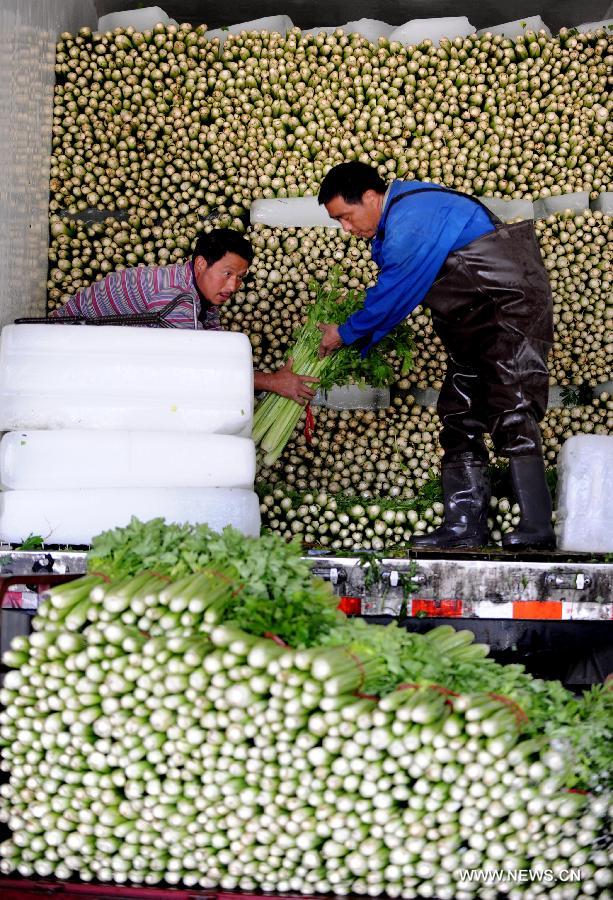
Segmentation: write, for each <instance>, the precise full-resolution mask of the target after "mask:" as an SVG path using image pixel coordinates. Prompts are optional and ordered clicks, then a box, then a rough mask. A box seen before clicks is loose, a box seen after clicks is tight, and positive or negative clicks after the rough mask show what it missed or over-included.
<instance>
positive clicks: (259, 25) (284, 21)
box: [206, 16, 294, 41]
mask: <svg viewBox="0 0 613 900" xmlns="http://www.w3.org/2000/svg"><path fill="white" fill-rule="evenodd" d="M293 27H294V23H293V22H292V20H291V19H290V17H289V16H264V17H263V18H261V19H250V20H249V21H248V22H237V23H236V24H235V25H228V27H227V28H213V29H212V30H211V31H207V33H206V36H207V37H208V38H211V39H213V38H219V40H220V41H225V39H226V38H227V36H228V35H229V34H240V33H241V31H267V32H269V33H271V34H272V33H273V32H278V33H279V34H282V35H283V37H285V35H286V34H287V32H288V31H290V30H291V29H292V28H293Z"/></svg>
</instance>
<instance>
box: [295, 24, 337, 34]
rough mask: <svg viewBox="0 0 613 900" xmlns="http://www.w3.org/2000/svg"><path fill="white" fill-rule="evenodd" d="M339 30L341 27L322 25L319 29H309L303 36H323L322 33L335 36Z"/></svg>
mask: <svg viewBox="0 0 613 900" xmlns="http://www.w3.org/2000/svg"><path fill="white" fill-rule="evenodd" d="M337 28H340V25H320V26H319V27H315V28H309V29H307V30H306V31H303V32H302V33H303V34H321V33H322V31H323V32H324V34H334V32H335V31H336V29H337Z"/></svg>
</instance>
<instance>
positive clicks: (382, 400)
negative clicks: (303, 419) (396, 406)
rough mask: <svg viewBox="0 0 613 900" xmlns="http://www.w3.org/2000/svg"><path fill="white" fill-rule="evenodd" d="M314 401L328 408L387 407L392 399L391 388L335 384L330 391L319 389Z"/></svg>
mask: <svg viewBox="0 0 613 900" xmlns="http://www.w3.org/2000/svg"><path fill="white" fill-rule="evenodd" d="M314 402H315V404H316V405H317V406H327V407H328V409H387V408H388V406H389V405H390V403H391V400H390V390H389V388H376V387H372V385H370V384H366V385H358V384H343V385H334V387H332V388H330V390H328V391H318V392H317V394H316V395H315V400H314Z"/></svg>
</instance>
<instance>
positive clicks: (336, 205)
mask: <svg viewBox="0 0 613 900" xmlns="http://www.w3.org/2000/svg"><path fill="white" fill-rule="evenodd" d="M324 205H325V207H326V209H327V210H328V215H329V216H331V217H332V218H333V219H336V220H337V221H338V222H340V223H341V227H342V229H343V231H348V232H349V233H350V234H355V235H356V236H357V237H362V238H371V237H374V236H375V234H376V233H377V226H378V225H379V221H380V219H381V212H382V210H383V194H378V193H377V191H373V190H368V191H365V192H364V193H363V194H362V199H361V201H360V202H359V203H347V201H346V200H343V198H342V197H340V196H337V197H333V198H332V200H330V202H329V203H326V204H324Z"/></svg>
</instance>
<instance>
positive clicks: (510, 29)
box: [477, 16, 551, 39]
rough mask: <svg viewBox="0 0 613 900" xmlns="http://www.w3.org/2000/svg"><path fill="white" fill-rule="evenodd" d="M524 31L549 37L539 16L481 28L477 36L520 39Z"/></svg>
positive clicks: (547, 30) (549, 32)
mask: <svg viewBox="0 0 613 900" xmlns="http://www.w3.org/2000/svg"><path fill="white" fill-rule="evenodd" d="M526 31H535V32H538V31H544V32H546V34H548V35H551V31H550V30H549V28H548V27H547V25H545V23H544V22H543V20H542V18H541V17H540V16H526V18H525V19H516V20H515V21H514V22H503V23H502V25H490V26H489V27H488V28H481V29H480V30H479V31H478V32H477V34H487V33H488V32H489V33H490V34H500V35H503V37H507V38H511V39H515V38H517V37H522V35H524V34H525V33H526Z"/></svg>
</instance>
